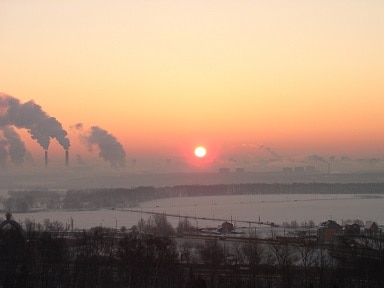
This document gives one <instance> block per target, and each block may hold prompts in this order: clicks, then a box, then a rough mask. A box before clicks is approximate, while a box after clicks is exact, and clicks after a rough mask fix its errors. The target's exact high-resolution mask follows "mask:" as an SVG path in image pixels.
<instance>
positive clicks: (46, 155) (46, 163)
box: [44, 150, 48, 167]
mask: <svg viewBox="0 0 384 288" xmlns="http://www.w3.org/2000/svg"><path fill="white" fill-rule="evenodd" d="M44 159H45V167H47V166H48V150H45V157H44Z"/></svg>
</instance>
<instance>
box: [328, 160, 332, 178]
mask: <svg viewBox="0 0 384 288" xmlns="http://www.w3.org/2000/svg"><path fill="white" fill-rule="evenodd" d="M328 175H331V163H329V162H328Z"/></svg>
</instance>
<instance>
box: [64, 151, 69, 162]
mask: <svg viewBox="0 0 384 288" xmlns="http://www.w3.org/2000/svg"><path fill="white" fill-rule="evenodd" d="M68 165H69V151H68V150H65V166H68Z"/></svg>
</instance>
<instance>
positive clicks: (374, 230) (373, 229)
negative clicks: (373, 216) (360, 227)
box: [364, 221, 379, 237]
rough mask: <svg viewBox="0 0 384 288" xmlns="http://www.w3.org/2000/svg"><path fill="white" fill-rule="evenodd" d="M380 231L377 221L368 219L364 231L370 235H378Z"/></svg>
mask: <svg viewBox="0 0 384 288" xmlns="http://www.w3.org/2000/svg"><path fill="white" fill-rule="evenodd" d="M378 232H379V226H377V224H376V222H373V221H367V222H366V223H365V226H364V233H365V235H367V236H370V237H377V234H378Z"/></svg>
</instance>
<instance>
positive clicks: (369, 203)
mask: <svg viewBox="0 0 384 288" xmlns="http://www.w3.org/2000/svg"><path fill="white" fill-rule="evenodd" d="M383 207H384V195H351V194H336V195H320V194H284V195H280V194H279V195H277V194H275V195H237V196H232V195H230V196H210V197H208V196H207V197H180V198H166V199H159V200H154V201H148V202H143V203H141V205H140V207H138V208H136V209H137V210H141V211H143V212H146V211H147V212H160V213H166V214H176V215H180V216H188V217H190V221H191V223H192V225H198V226H199V228H204V227H217V226H218V225H220V224H221V222H222V221H211V220H195V219H194V217H205V218H215V219H217V218H220V219H228V220H230V219H231V218H232V220H233V221H234V222H235V223H236V222H237V223H238V224H237V225H238V226H246V224H244V223H240V222H239V220H241V221H259V219H260V221H263V222H274V223H275V224H278V225H279V224H282V223H283V222H288V223H290V222H291V221H293V220H296V221H297V223H298V224H300V223H302V222H307V223H308V221H309V220H313V221H314V222H315V224H319V223H320V222H323V221H326V220H328V219H332V220H335V221H336V222H338V223H339V224H341V222H342V220H344V221H345V220H347V219H351V220H354V219H360V220H362V221H364V222H365V221H368V220H373V221H376V222H377V223H378V224H379V225H384V213H383ZM13 216H14V219H15V220H16V221H20V222H23V221H24V219H26V218H29V219H31V220H32V221H35V222H41V223H42V222H43V220H44V219H46V218H48V219H50V220H51V221H54V220H58V221H60V222H62V223H64V224H65V223H68V224H69V223H70V221H71V218H72V219H73V223H74V228H79V229H83V228H84V229H87V228H90V227H94V226H100V225H101V226H104V227H112V228H115V227H116V226H117V227H118V228H120V227H121V226H125V227H127V228H130V227H132V225H136V224H137V222H138V221H139V220H140V218H141V217H142V218H143V219H144V220H146V219H147V218H149V217H150V216H149V215H148V214H146V213H134V212H129V211H121V210H98V211H64V210H62V211H42V212H35V213H15V214H14V215H13ZM168 220H169V221H170V222H171V223H172V225H173V226H174V227H176V226H177V223H178V221H179V219H178V217H168Z"/></svg>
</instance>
